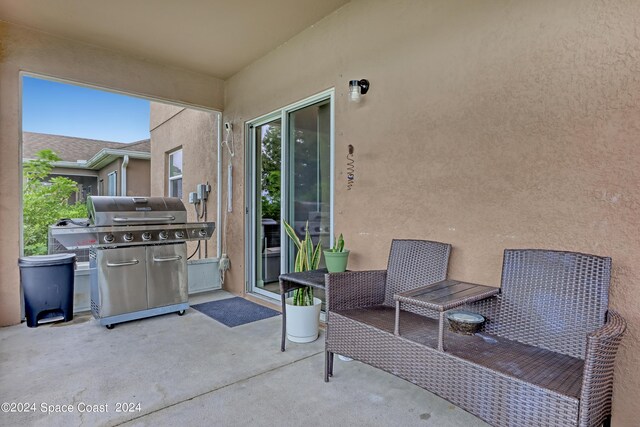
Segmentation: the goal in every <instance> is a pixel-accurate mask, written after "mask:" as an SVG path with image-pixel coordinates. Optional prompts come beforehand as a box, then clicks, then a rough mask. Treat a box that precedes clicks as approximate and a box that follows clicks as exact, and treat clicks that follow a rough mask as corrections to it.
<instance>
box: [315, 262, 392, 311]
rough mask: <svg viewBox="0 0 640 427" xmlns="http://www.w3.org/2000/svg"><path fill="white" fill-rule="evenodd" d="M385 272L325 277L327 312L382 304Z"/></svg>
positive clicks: (338, 274)
mask: <svg viewBox="0 0 640 427" xmlns="http://www.w3.org/2000/svg"><path fill="white" fill-rule="evenodd" d="M386 278H387V271H386V270H369V271H349V272H345V273H332V274H327V275H326V276H325V285H326V296H327V311H337V310H348V309H351V308H360V307H367V306H371V305H377V304H382V302H383V301H384V290H385V283H386Z"/></svg>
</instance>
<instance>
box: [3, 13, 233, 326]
mask: <svg viewBox="0 0 640 427" xmlns="http://www.w3.org/2000/svg"><path fill="white" fill-rule="evenodd" d="M20 71H28V72H32V73H38V74H42V75H45V76H50V77H57V78H61V79H67V80H70V81H74V82H77V83H84V84H90V85H96V86H100V87H104V88H108V89H113V90H120V91H124V92H128V93H132V94H138V95H142V96H147V97H151V98H156V99H165V100H171V101H174V102H183V103H186V104H190V105H198V106H201V107H206V108H213V109H218V110H220V109H222V103H223V82H222V81H221V80H219V79H216V78H213V77H209V76H205V75H202V74H197V73H193V72H188V71H183V70H180V69H176V68H173V67H167V66H163V65H158V64H153V63H149V62H145V61H143V60H140V59H138V58H133V57H129V56H125V55H121V54H119V53H116V52H113V51H109V50H106V49H101V48H97V47H94V46H91V45H87V44H83V43H78V42H74V41H71V40H67V39H63V38H57V37H53V36H50V35H47V34H44V33H40V32H37V31H32V30H28V29H25V28H21V27H18V26H15V25H12V24H8V23H6V22H0V116H1V117H2V119H1V120H0V146H1V147H2V156H0V182H1V183H2V185H1V186H0V224H2V233H0V325H10V324H14V323H18V322H19V321H20V279H19V272H18V266H17V259H18V257H19V256H20V245H19V243H18V242H19V241H20V188H21V187H20V164H21V153H20V74H19V73H20Z"/></svg>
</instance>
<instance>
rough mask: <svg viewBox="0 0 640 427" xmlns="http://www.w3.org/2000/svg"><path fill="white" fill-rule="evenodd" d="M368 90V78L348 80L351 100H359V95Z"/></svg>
mask: <svg viewBox="0 0 640 427" xmlns="http://www.w3.org/2000/svg"><path fill="white" fill-rule="evenodd" d="M368 91H369V80H367V79H362V80H349V100H350V101H351V102H360V95H364V94H365V93H367V92H368Z"/></svg>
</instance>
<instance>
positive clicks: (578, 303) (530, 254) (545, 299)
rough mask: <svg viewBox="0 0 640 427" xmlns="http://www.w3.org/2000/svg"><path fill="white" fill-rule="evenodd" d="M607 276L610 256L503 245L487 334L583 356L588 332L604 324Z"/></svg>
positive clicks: (607, 301)
mask: <svg viewBox="0 0 640 427" xmlns="http://www.w3.org/2000/svg"><path fill="white" fill-rule="evenodd" d="M610 276H611V258H607V257H599V256H595V255H586V254H580V253H575V252H560V251H548V250H533V249H525V250H520V249H517V250H513V249H507V250H505V251H504V263H503V266H502V295H501V297H500V299H501V301H500V308H499V311H500V314H499V320H498V319H496V320H498V321H497V322H495V323H494V322H492V323H493V325H492V326H491V329H492V330H493V331H491V332H494V333H496V334H497V335H500V336H503V337H505V338H508V339H512V340H515V341H519V342H522V343H525V344H531V345H534V346H537V347H543V348H546V349H548V350H552V351H556V352H558V353H563V354H567V355H569V356H573V357H577V358H581V359H584V352H585V346H586V340H587V333H589V332H592V331H594V330H595V329H597V328H599V327H600V326H602V325H603V324H604V322H605V316H606V312H607V307H608V305H609V279H610ZM488 332H489V331H488Z"/></svg>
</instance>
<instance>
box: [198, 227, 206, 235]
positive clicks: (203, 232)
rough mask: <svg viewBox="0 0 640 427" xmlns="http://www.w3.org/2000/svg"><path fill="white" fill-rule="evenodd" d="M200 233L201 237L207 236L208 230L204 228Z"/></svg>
mask: <svg viewBox="0 0 640 427" xmlns="http://www.w3.org/2000/svg"><path fill="white" fill-rule="evenodd" d="M198 235H199V236H200V237H207V230H205V229H204V228H203V229H201V230H200V231H198Z"/></svg>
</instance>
